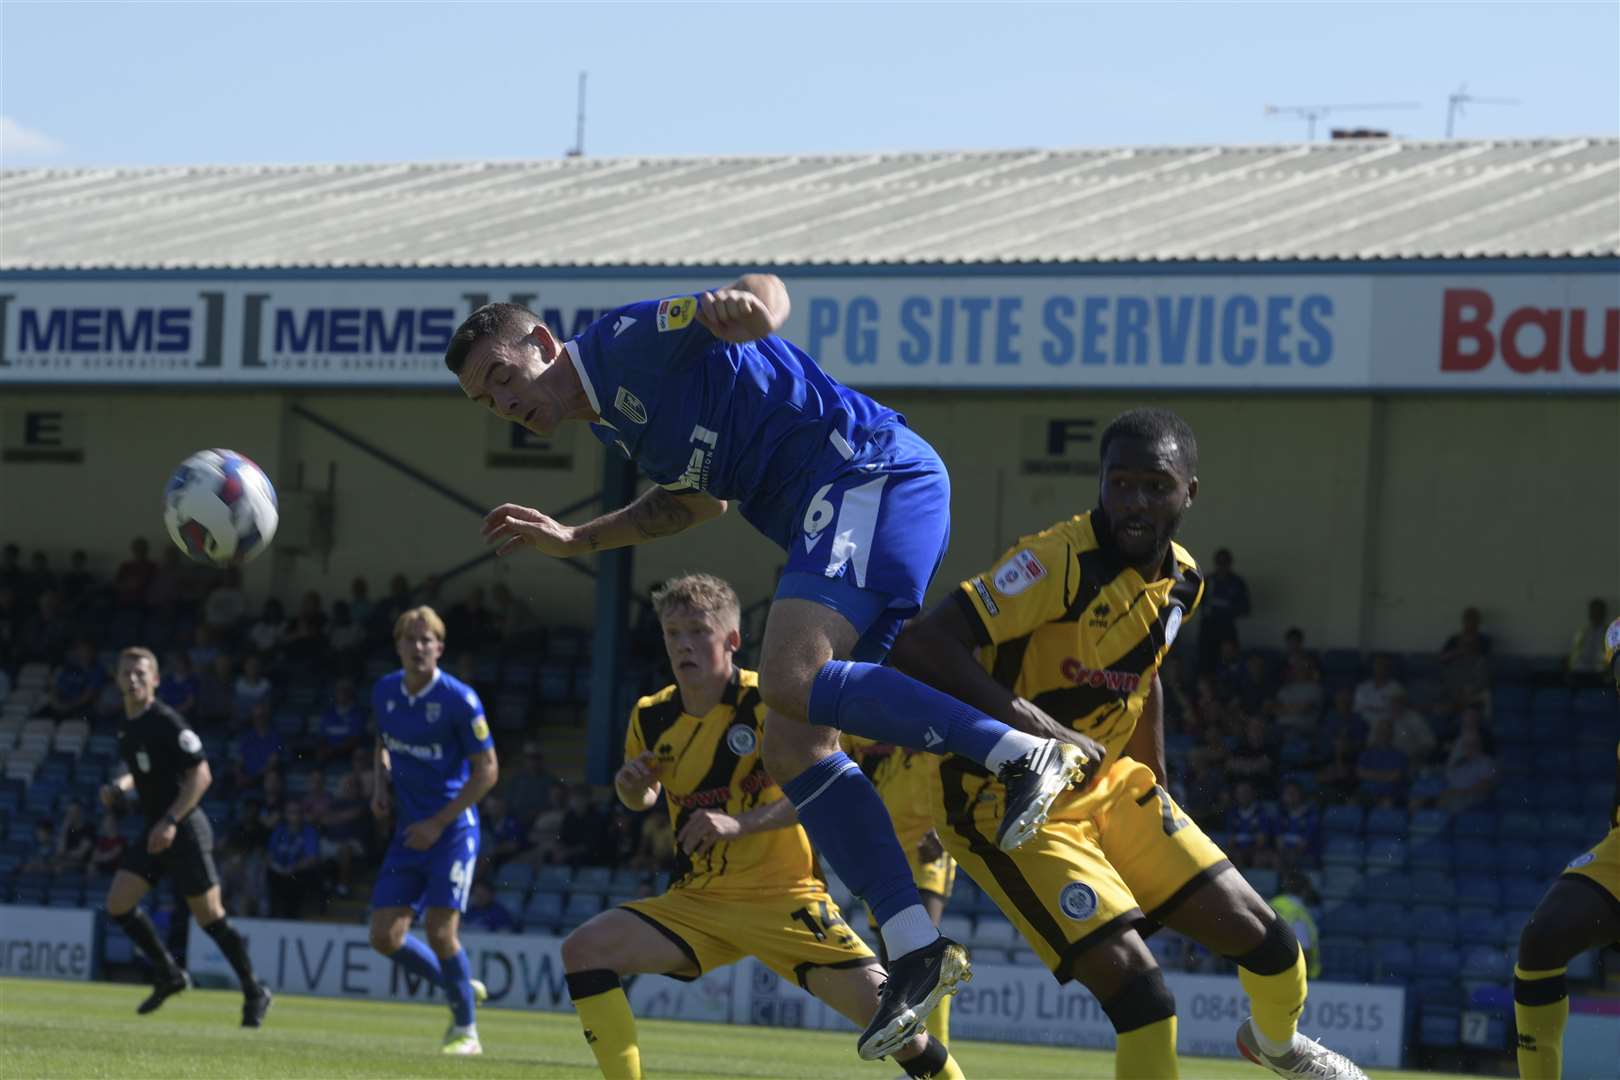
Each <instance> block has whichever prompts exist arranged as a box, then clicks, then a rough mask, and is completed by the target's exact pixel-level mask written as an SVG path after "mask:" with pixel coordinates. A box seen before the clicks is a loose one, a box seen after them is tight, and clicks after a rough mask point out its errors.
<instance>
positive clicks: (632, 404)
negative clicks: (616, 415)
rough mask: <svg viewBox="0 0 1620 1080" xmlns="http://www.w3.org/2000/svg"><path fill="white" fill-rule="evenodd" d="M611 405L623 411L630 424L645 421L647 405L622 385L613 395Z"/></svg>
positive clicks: (643, 422)
mask: <svg viewBox="0 0 1620 1080" xmlns="http://www.w3.org/2000/svg"><path fill="white" fill-rule="evenodd" d="M613 407H614V408H615V409H618V410H619V411H620V412H621V413H623V414H624V415H625V416H626V417H627V418H628V419H629V420H630V422H631V423H632V424H645V423H646V422H647V407H646V406H645V405H643V404H642V403H641V399H640V398H638V397H636V395H634V394H632V393H631V392H630V391H628V390H626V389H625V388H624V387H622V386H621V387H619V392H618V393H617V394H614V395H613Z"/></svg>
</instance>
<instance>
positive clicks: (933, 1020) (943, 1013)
mask: <svg viewBox="0 0 1620 1080" xmlns="http://www.w3.org/2000/svg"><path fill="white" fill-rule="evenodd" d="M927 1028H928V1034H930V1035H932V1036H933V1037H934V1038H936V1039H938V1040H939V1041H940V1042H942V1043H944V1044H945V1045H946V1046H949V1045H950V1044H951V999H950V998H949V997H942V998H940V999H939V1004H938V1005H935V1006H934V1011H933V1012H931V1013H929V1014H928V1020H927Z"/></svg>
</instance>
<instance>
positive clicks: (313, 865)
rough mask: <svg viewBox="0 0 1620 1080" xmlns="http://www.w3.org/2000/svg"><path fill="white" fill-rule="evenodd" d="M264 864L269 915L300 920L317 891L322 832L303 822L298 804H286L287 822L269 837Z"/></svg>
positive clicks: (302, 815) (302, 810) (301, 810)
mask: <svg viewBox="0 0 1620 1080" xmlns="http://www.w3.org/2000/svg"><path fill="white" fill-rule="evenodd" d="M265 862H266V867H267V869H268V871H269V884H270V914H271V915H272V916H273V917H275V918H278V919H296V918H298V917H299V916H300V915H302V914H303V909H304V899H305V897H307V896H308V895H310V894H311V893H312V892H314V890H315V886H316V884H317V883H316V881H315V877H316V875H317V873H318V872H319V870H320V865H321V837H320V832H319V831H318V830H317V829H316V828H315V826H314V825H312V824H310V823H309V822H307V821H305V820H304V808H303V807H302V806H300V805H299V804H298V803H296V802H289V803H288V804H287V814H286V819H285V820H284V821H283V822H282V823H281V825H279V826H278V827H277V828H276V830H275V831H274V832H272V833H271V834H270V844H269V846H268V848H267V850H266V857H265Z"/></svg>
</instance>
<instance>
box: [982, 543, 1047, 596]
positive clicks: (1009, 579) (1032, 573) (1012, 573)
mask: <svg viewBox="0 0 1620 1080" xmlns="http://www.w3.org/2000/svg"><path fill="white" fill-rule="evenodd" d="M1045 576H1046V567H1044V566H1042V565H1041V560H1039V559H1037V558H1036V557H1035V553H1034V552H1033V551H1031V550H1029V548H1024V549H1023V550H1022V551H1020V552H1018V553H1017V554H1016V555H1014V556H1013V557H1012V558H1010V559H1008V560H1007V561H1006V562H1004V563H1002V564H1001V565H1000V566H998V567H996V572H995V573H994V574H993V575H992V576H991V578H990V583H991V584H992V585H994V586H995V587H996V592H998V593H1000V594H1001V595H1002V596H1017V595H1018V594H1019V593H1021V592H1023V591H1024V590H1025V589H1027V588H1029V587H1030V586H1031V585H1033V584H1035V583H1036V582H1037V581H1039V580H1041V578H1043V577H1045Z"/></svg>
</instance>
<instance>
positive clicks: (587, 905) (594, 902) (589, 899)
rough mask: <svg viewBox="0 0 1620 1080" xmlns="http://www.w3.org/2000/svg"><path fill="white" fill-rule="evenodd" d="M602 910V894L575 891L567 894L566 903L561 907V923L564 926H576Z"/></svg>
mask: <svg viewBox="0 0 1620 1080" xmlns="http://www.w3.org/2000/svg"><path fill="white" fill-rule="evenodd" d="M601 910H602V894H601V893H594V892H576V893H569V894H568V904H567V906H565V907H564V908H563V923H564V925H566V926H578V925H579V924H580V923H582V922H584V921H585V920H586V919H589V918H590V917H591V916H593V915H595V914H597V913H598V912H600V911H601Z"/></svg>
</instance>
